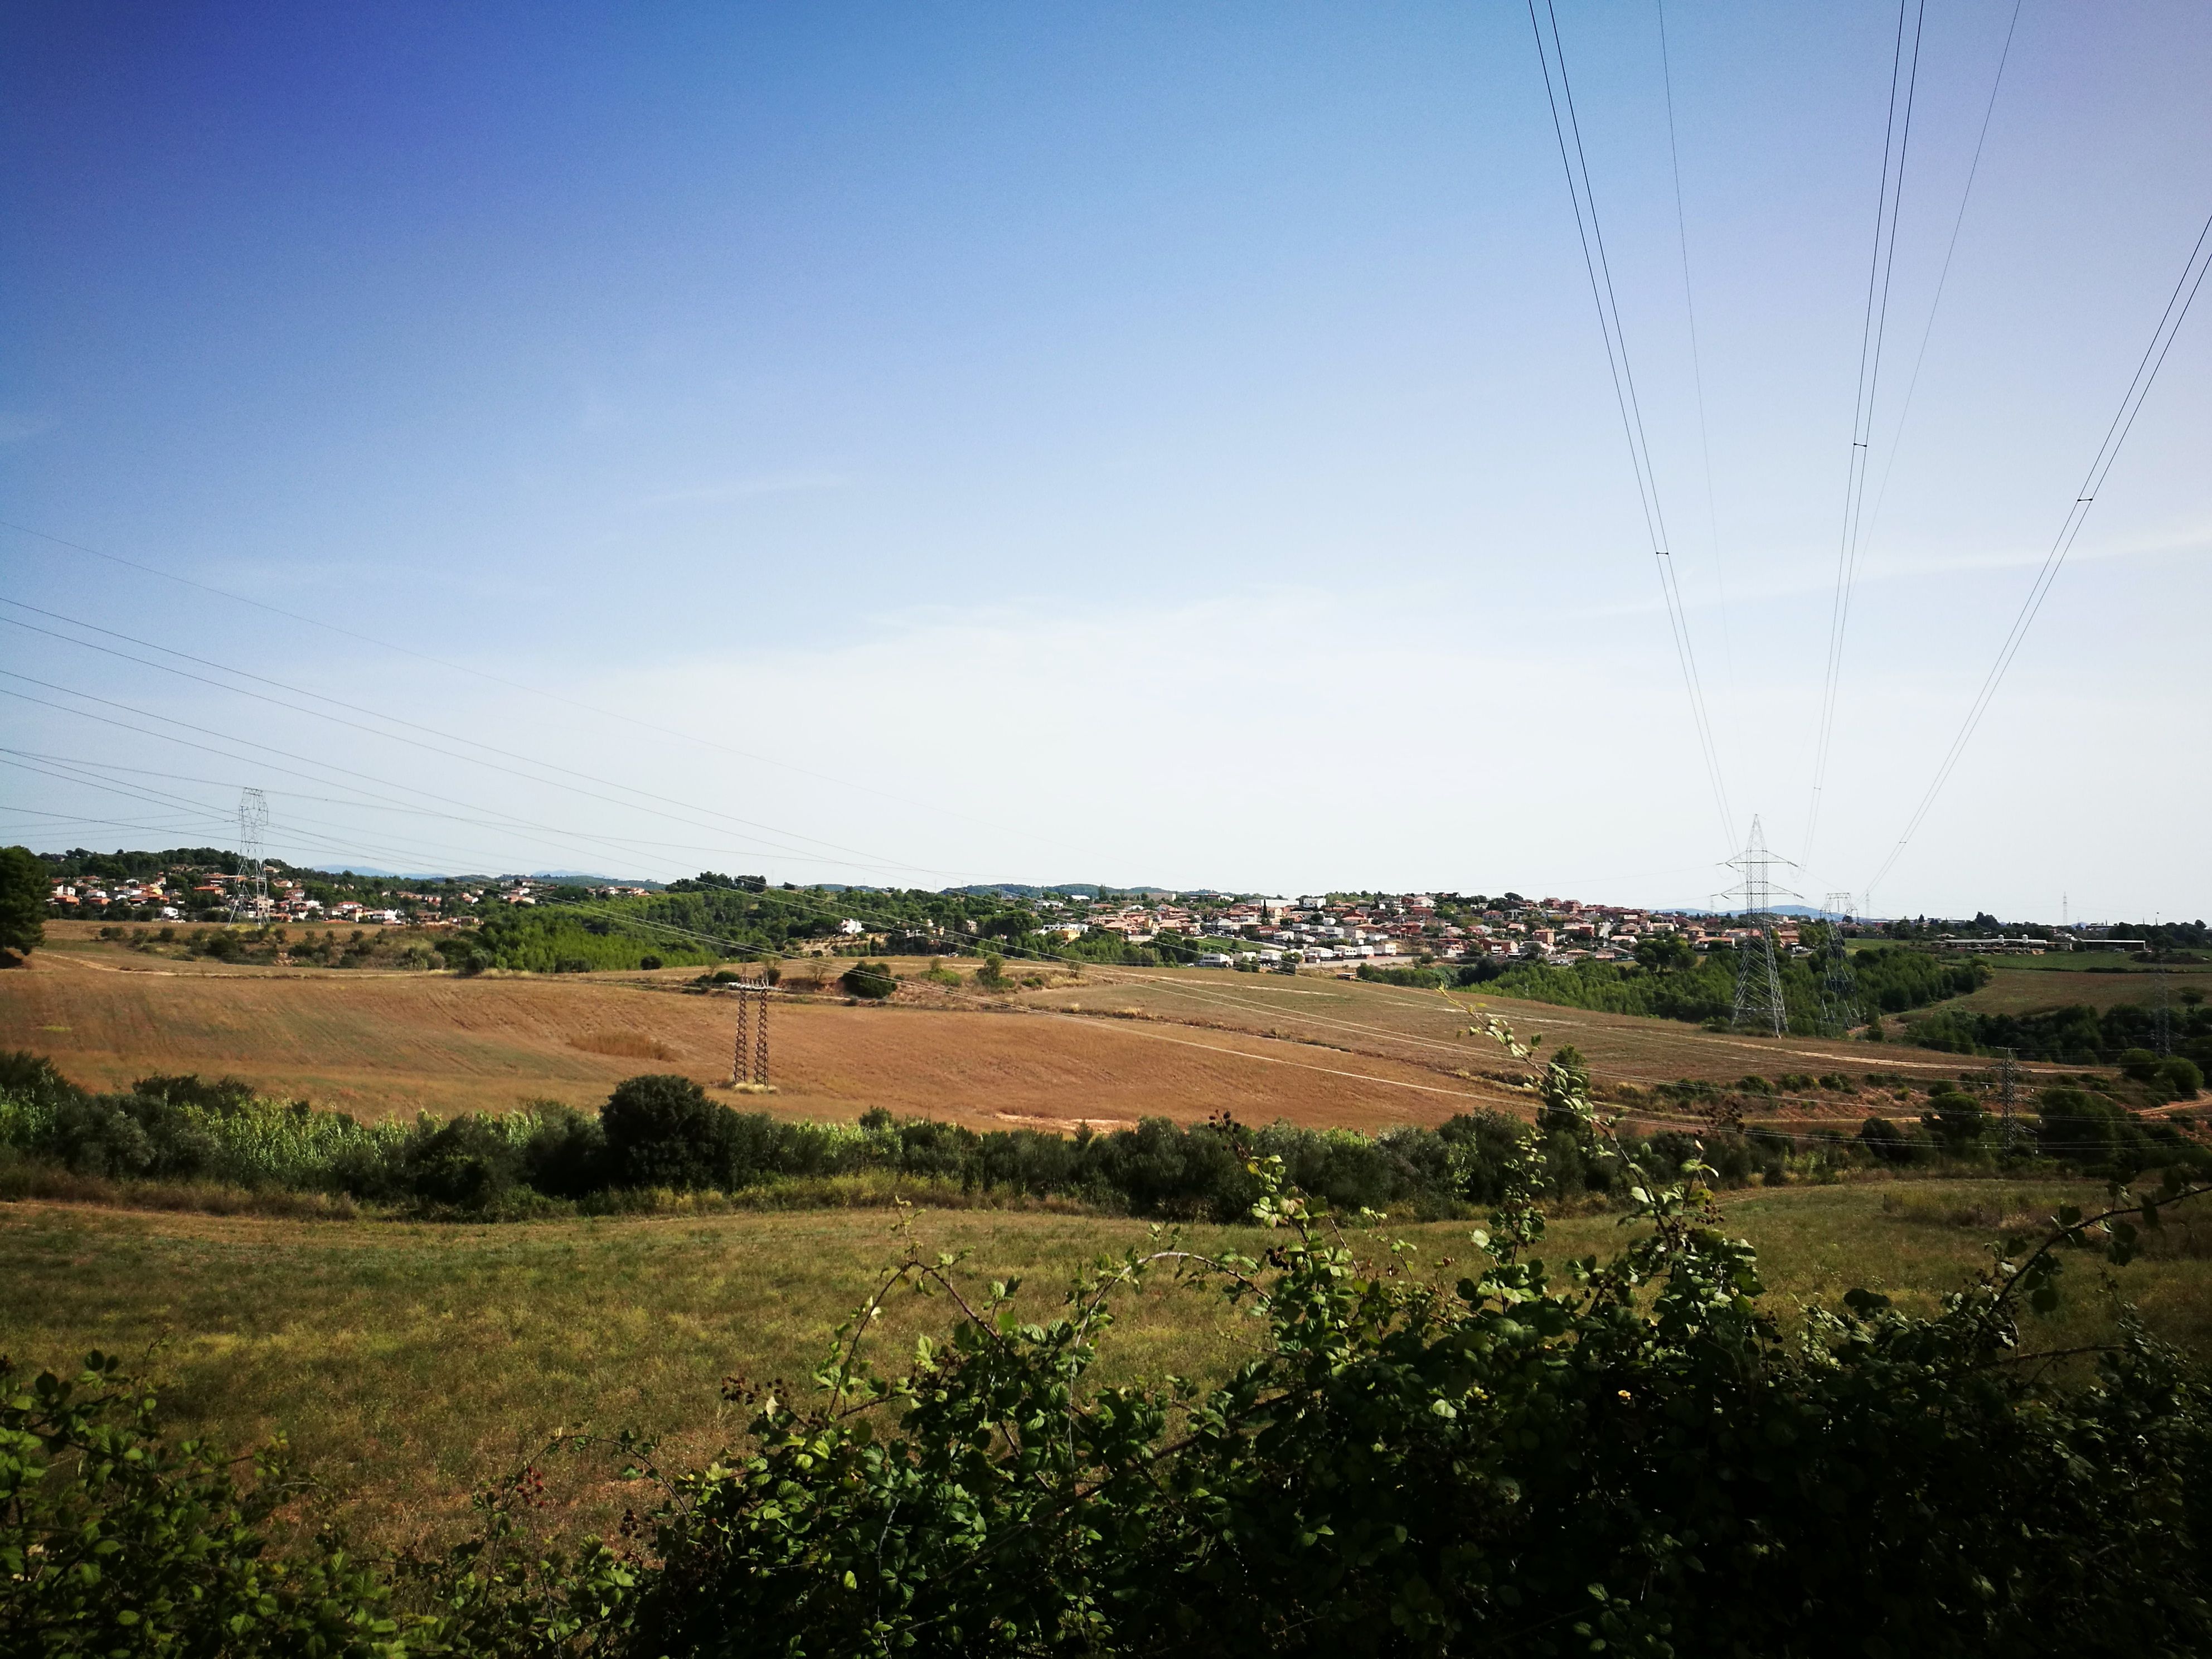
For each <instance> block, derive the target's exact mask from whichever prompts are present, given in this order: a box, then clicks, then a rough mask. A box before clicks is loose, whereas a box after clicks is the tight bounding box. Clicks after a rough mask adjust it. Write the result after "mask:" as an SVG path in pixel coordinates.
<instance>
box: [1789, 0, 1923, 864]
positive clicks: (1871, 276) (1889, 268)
mask: <svg viewBox="0 0 2212 1659" xmlns="http://www.w3.org/2000/svg"><path fill="white" fill-rule="evenodd" d="M1926 11H1927V0H1898V5H1897V41H1896V46H1895V47H1894V49H1893V54H1892V57H1891V59H1890V65H1889V120H1888V124H1887V126H1886V127H1885V128H1884V130H1883V132H1882V141H1881V190H1880V191H1879V192H1878V193H1877V195H1876V197H1875V212H1874V250H1873V252H1872V254H1871V255H1870V256H1869V259H1868V262H1867V297H1866V312H1865V314H1864V316H1863V319H1862V320H1861V322H1860V325H1859V372H1858V380H1857V384H1856V385H1855V386H1854V387H1853V388H1852V404H1851V451H1850V467H1849V469H1848V470H1847V471H1846V473H1845V476H1844V528H1843V535H1842V538H1841V541H1840V542H1839V544H1838V547H1837V550H1836V595H1835V599H1833V601H1832V603H1831V604H1830V606H1829V610H1828V654H1827V663H1826V670H1825V671H1824V673H1823V675H1822V677H1821V684H1820V731H1819V732H1818V734H1817V736H1816V738H1815V740H1814V748H1813V799H1812V804H1811V805H1810V806H1809V807H1808V809H1807V811H1806V814H1805V845H1804V848H1803V850H1804V854H1805V856H1806V857H1807V858H1808V859H1809V858H1810V857H1812V855H1813V842H1814V837H1815V836H1818V835H1819V833H1820V794H1821V791H1822V790H1824V789H1825V788H1826V787H1827V781H1828V752H1829V748H1830V745H1831V744H1832V741H1833V739H1834V736H1835V729H1836V702H1837V699H1838V693H1839V692H1840V690H1841V689H1842V684H1843V668H1844V634H1845V632H1846V630H1847V629H1848V628H1849V626H1850V614H1851V584H1852V580H1853V579H1854V578H1855V577H1856V576H1857V574H1858V561H1859V545H1860V539H1861V538H1860V533H1859V532H1860V507H1861V504H1862V503H1863V501H1865V499H1866V481H1867V464H1868V460H1869V454H1870V450H1869V446H1870V445H1871V443H1872V442H1873V440H1874V414H1875V393H1876V392H1878V391H1879V390H1880V388H1881V348H1882V341H1883V338H1884V337H1885V336H1886V335H1887V331H1888V326H1889V288H1890V278H1891V276H1892V274H1893V271H1894V270H1895V268H1896V263H1897V214H1898V209H1899V205H1900V204H1902V203H1903V201H1904V198H1905V157H1906V155H1907V153H1908V151H1909V149H1910V148H1911V138H1912V94H1913V92H1914V90H1915V89H1916V88H1917V86H1918V85H1919V81H1920V27H1921V22H1922V20H1923V16H1924V15H1925V14H1926ZM1908 12H1910V13H1911V17H1912V46H1911V57H1910V58H1909V59H1908V58H1907V56H1906V48H1905V16H1906V14H1907V13H1908ZM1900 90H1901V91H1902V94H1903V104H1902V119H1901V120H1900V118H1899V117H1900V108H1899V92H1900Z"/></svg>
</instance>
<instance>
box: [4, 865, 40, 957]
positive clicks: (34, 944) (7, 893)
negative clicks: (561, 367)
mask: <svg viewBox="0 0 2212 1659" xmlns="http://www.w3.org/2000/svg"><path fill="white" fill-rule="evenodd" d="M46 893H47V885H46V866H44V865H42V864H40V862H39V858H38V854H35V853H33V852H32V851H31V849H30V848H27V847H0V951H14V952H15V954H16V955H17V956H19V957H27V956H29V955H30V954H31V952H32V951H34V950H36V949H37V948H38V947H39V946H40V945H44V944H45V943H46Z"/></svg>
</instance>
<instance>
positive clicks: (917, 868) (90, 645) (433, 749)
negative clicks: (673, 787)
mask: <svg viewBox="0 0 2212 1659" xmlns="http://www.w3.org/2000/svg"><path fill="white" fill-rule="evenodd" d="M0 605H16V606H18V607H19V608H20V609H22V610H25V611H35V612H37V614H39V615H40V616H42V617H53V618H54V619H55V620H57V621H60V622H66V623H70V625H71V626H73V627H77V628H84V629H90V630H91V631H93V632H94V633H100V634H106V635H108V636H109V637H110V638H111V639H121V640H127V641H130V642H131V644H133V645H138V646H143V647H145V648H146V649H148V650H149V651H159V652H162V653H165V654H167V655H169V656H173V657H180V658H182V659H184V660H185V661H187V662H196V663H198V664H200V665H202V666H204V667H208V668H214V669H216V670H218V671H221V672H222V673H226V674H233V675H236V676H237V677H238V678H241V679H250V680H258V681H259V682H260V683H261V684H264V685H272V686H276V688H277V689H279V690H284V691H289V692H292V693H294V694H295V696H306V697H313V698H314V699H315V700H316V701H317V702H327V703H330V704H331V705H332V706H333V707H335V708H347V709H351V710H352V711H353V712H355V713H356V714H367V715H369V716H370V717H371V718H373V719H375V720H385V721H387V722H389V723H390V724H392V725H394V726H406V727H408V728H409V729H410V730H412V731H416V732H428V733H430V734H431V735H432V736H434V737H438V738H445V739H446V740H447V741H449V742H453V743H462V744H468V745H469V746H470V747H471V748H475V749H481V750H483V751H484V752H485V753H486V754H491V755H499V756H503V757H506V758H507V759H510V760H518V761H520V762H522V763H525V764H526V765H529V766H536V767H542V768H544V769H546V770H548V771H551V772H559V773H564V774H566V775H568V776H569V777H572V778H580V779H582V780H584V781H586V782H588V783H594V784H598V785H599V786H601V787H605V788H609V789H620V790H623V791H625V792H627V793H630V794H633V795H637V796H640V797H641V798H642V799H646V800H648V801H658V802H663V803H665V804H666V805H673V806H681V807H684V809H685V810H686V811H695V812H708V813H712V814H713V815H714V816H715V817H723V818H727V819H728V820H729V821H730V822H731V823H741V824H744V825H745V826H746V827H747V828H748V829H763V830H768V831H769V832H770V833H771V834H775V835H780V836H793V838H795V839H797V840H799V841H804V842H811V843H812V844H813V845H814V846H816V847H821V848H829V849H830V850H832V851H835V852H840V853H851V854H855V855H856V856H857V857H859V858H860V859H862V860H871V861H870V862H866V863H863V864H860V865H858V866H854V867H856V868H861V869H871V870H906V871H910V872H914V873H915V874H919V875H975V874H976V873H977V872H975V871H970V870H946V869H943V868H939V867H937V866H921V865H911V864H902V863H900V862H898V861H897V860H890V859H885V858H884V857H883V855H881V854H874V853H869V852H866V851H864V850H863V849H861V848H854V847H847V846H844V845H842V844H841V843H839V842H829V841H823V840H821V839H820V838H818V837H817V836H806V835H802V834H799V832H798V831H796V830H789V829H777V828H776V827H775V826H774V825H772V824H764V823H758V822H757V821H756V820H753V819H750V818H742V817H736V816H735V815H733V814H731V813H726V812H722V811H719V810H718V809H716V808H714V807H711V806H697V805H693V804H692V803H690V802H688V801H681V800H677V799H674V798H672V797H671V796H666V795H660V794H656V793H653V792H652V791H651V790H646V789H639V788H637V787H635V786H634V785H630V784H625V783H619V782H616V781H612V780H610V779H605V778H600V777H595V776H593V775H592V774H590V773H588V772H580V771H578V770H576V769H574V767H568V766H562V765H559V764H557V763H554V762H552V761H542V760H538V759H536V758H535V757H531V756H528V755H519V754H516V753H515V752H514V751H513V750H507V749H501V748H500V747H499V746H498V745H496V744H488V743H485V742H483V741H482V740H481V739H479V738H469V737H463V736H460V735H458V734H456V733H453V732H442V731H440V730H439V729H438V728H436V727H435V726H422V725H420V724H418V723H416V721H413V720H402V719H400V718H399V717H398V716H397V715H393V714H384V713H382V712H381V711H380V710H377V709H374V708H365V707H363V706H362V704H359V703H354V702H344V701H343V700H342V699H340V698H337V697H326V696H323V695H322V694H321V693H320V692H318V691H308V690H303V689H302V688H301V687H298V686H294V685H287V684H284V682H283V681H281V680H272V679H270V678H268V677H267V676H265V675H261V674H255V673H251V672H249V671H246V670H245V669H242V668H232V667H230V666H228V665H226V664H223V663H219V662H215V661H212V660H210V659H208V658H205V657H196V656H193V655H191V653H187V652H182V651H174V650H172V649H171V648H170V647H167V646H164V645H156V644H154V643H153V642H152V641H147V640H141V639H137V638H134V637H133V636H131V635H127V634H118V633H117V632H115V631H114V630H113V629H106V628H100V627H99V626H98V625H97V624H95V623H82V622H78V621H77V620H76V618H75V617H64V616H62V615H60V613H58V612H57V611H46V610H42V609H40V607H39V606H37V605H24V604H22V602H21V600H17V599H6V598H4V597H0ZM0 623H5V624H6V625H7V626H9V627H10V628H20V629H25V630H27V631H28V632H30V633H33V634H43V635H46V637H47V638H49V639H55V640H60V641H63V642H64V643H65V644H68V645H74V646H76V647H79V648H80V649H82V650H85V651H97V652H100V653H102V654H103V655H106V656H110V657H116V658H119V659H122V660H123V661H125V662H135V663H137V664H138V665H140V666H141V667H143V668H152V669H155V670H157V671H160V672H161V673H165V674H174V675H176V676H177V677H178V678H180V679H188V680H192V681H195V682H197V684H202V685H210V686H213V687H215V688H216V690H220V691H228V692H230V693H231V694H233V695H234V696H241V697H252V698H253V699H255V700H256V701H257V702H265V703H269V704H271V705H273V706H274V707H276V708H288V709H290V710H291V711H292V712H293V713H295V714H306V715H307V716H309V717H310V718H312V719H315V720H329V721H331V723H332V724H333V725H337V726H346V727H348V728H349V729H351V730H353V731H356V732H366V733H368V735H369V736H371V737H374V738H384V739H385V740H386V741H387V742H392V743H404V744H410V745H411V746H413V747H415V748H417V749H422V750H428V752H429V753H431V754H434V755H441V756H443V757H446V758H447V759H448V760H459V761H463V762H465V763H468V764H470V765H471V766H477V767H483V768H484V769H487V770H489V771H494V772H504V773H506V774H507V775H509V776H512V777H519V778H522V779H525V780H526V781H529V782H532V783H538V784H544V785H546V786H549V787H552V788H556V789H568V790H570V791H572V792H574V793H578V794H582V795H586V796H587V797H589V798H590V799H593V800H599V801H604V802H605V803H606V804H607V805H613V806H623V807H626V808H628V809H629V810H630V811H640V810H643V811H656V809H655V808H653V807H651V806H647V807H644V808H642V809H641V808H639V807H638V806H637V805H635V803H632V802H629V801H622V800H616V799H613V798H612V797H610V796H606V795H600V794H595V793H592V791H590V790H587V789H580V788H578V787H577V786H576V785H574V784H571V783H563V782H562V781H560V780H559V779H558V778H545V777H539V776H537V775H534V774H532V773H529V772H521V771H517V770H516V769H514V768H513V767H510V766H499V765H495V764H493V763H489V762H487V761H483V760H478V759H476V758H474V757H470V756H467V755H460V754H456V753H455V752H454V751H453V750H450V749H441V748H440V747H438V745H437V744H430V743H425V742H423V741H422V740H421V739H420V738H409V737H403V736H401V735H399V734H398V733H396V732H382V731H379V730H378V729H376V728H375V727H374V726H364V725H362V723H361V722H360V721H358V720H346V719H343V718H342V717H341V716H339V715H337V714H328V713H325V711H324V710H322V709H319V708H307V707H306V706H304V705H302V704H300V703H297V702H287V701H285V700H284V699H283V698H282V697H272V696H269V695H268V694H267V693H266V692H261V691H254V690H248V689H246V687H244V686H237V685H228V684H224V683H223V682H222V681H220V680H214V679H210V678H208V677H207V676H206V675H204V674H194V673H191V672H190V671H187V670H185V669H182V668H177V667H174V666H173V665H170V664H167V663H164V662H156V661H155V660H153V659H150V658H147V657H138V656H133V655H132V654H131V653H129V652H127V651H118V650H116V649H114V648H113V647H111V646H105V645H100V644H96V643H94V641H90V640H80V639H76V638H73V637H71V636H70V635H67V634H64V633H61V632H59V631H58V630H57V629H51V628H40V627H39V626H38V625H37V624H36V623H27V622H23V621H21V620H19V619H18V618H16V617H0ZM659 816H660V817H669V818H672V819H674V820H675V821H676V822H678V823H689V824H691V825H692V826H693V827H694V828H696V829H718V828H719V826H717V825H714V824H708V823H700V822H699V821H698V820H697V819H696V818H685V817H677V815H676V814H674V813H670V812H660V813H659ZM762 844H763V846H764V847H768V848H773V849H774V850H775V851H778V852H783V853H788V854H791V855H792V856H793V857H796V858H815V857H817V854H811V853H808V852H806V851H805V849H804V848H797V847H790V846H782V845H778V844H777V843H775V842H763V843H762ZM823 861H824V862H829V863H833V864H834V863H836V862H839V860H823Z"/></svg>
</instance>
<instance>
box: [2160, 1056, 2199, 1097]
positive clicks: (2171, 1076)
mask: <svg viewBox="0 0 2212 1659" xmlns="http://www.w3.org/2000/svg"><path fill="white" fill-rule="evenodd" d="M2158 1080H2159V1082H2160V1084H2162V1085H2165V1087H2166V1089H2167V1090H2168V1091H2171V1093H2172V1096H2173V1097H2174V1098H2175V1099H2176V1100H2194V1099H2196V1098H2197V1091H2198V1090H2200V1089H2202V1088H2203V1086H2204V1073H2203V1068H2202V1067H2200V1066H2198V1065H2197V1062H2196V1061H2195V1060H2191V1059H2188V1058H2187V1057H2185V1055H2181V1054H2175V1055H2173V1056H2172V1057H2171V1058H2169V1059H2166V1060H2160V1061H2159V1063H2158Z"/></svg>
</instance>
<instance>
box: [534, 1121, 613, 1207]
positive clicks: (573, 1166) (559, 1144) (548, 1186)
mask: <svg viewBox="0 0 2212 1659" xmlns="http://www.w3.org/2000/svg"><path fill="white" fill-rule="evenodd" d="M536 1118H537V1121H536V1124H535V1126H534V1127H533V1128H532V1131H531V1134H530V1137H529V1139H527V1140H526V1141H525V1142H524V1143H523V1148H522V1168H523V1171H524V1178H525V1179H526V1180H527V1181H528V1182H530V1184H531V1185H532V1187H534V1188H537V1189H538V1191H539V1192H541V1193H544V1194H545V1195H546V1196H547V1197H549V1198H581V1197H583V1196H584V1195H585V1194H587V1193H594V1192H597V1191H599V1188H602V1187H604V1186H605V1185H606V1181H607V1171H608V1164H609V1160H608V1158H607V1134H606V1131H605V1128H603V1127H601V1126H600V1123H599V1119H597V1118H594V1117H586V1116H585V1115H583V1114H582V1113H581V1112H579V1111H577V1110H575V1109H573V1108H571V1107H568V1106H562V1105H559V1104H556V1103H550V1102H549V1103H544V1104H542V1105H540V1106H538V1108H537V1109H536Z"/></svg>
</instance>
